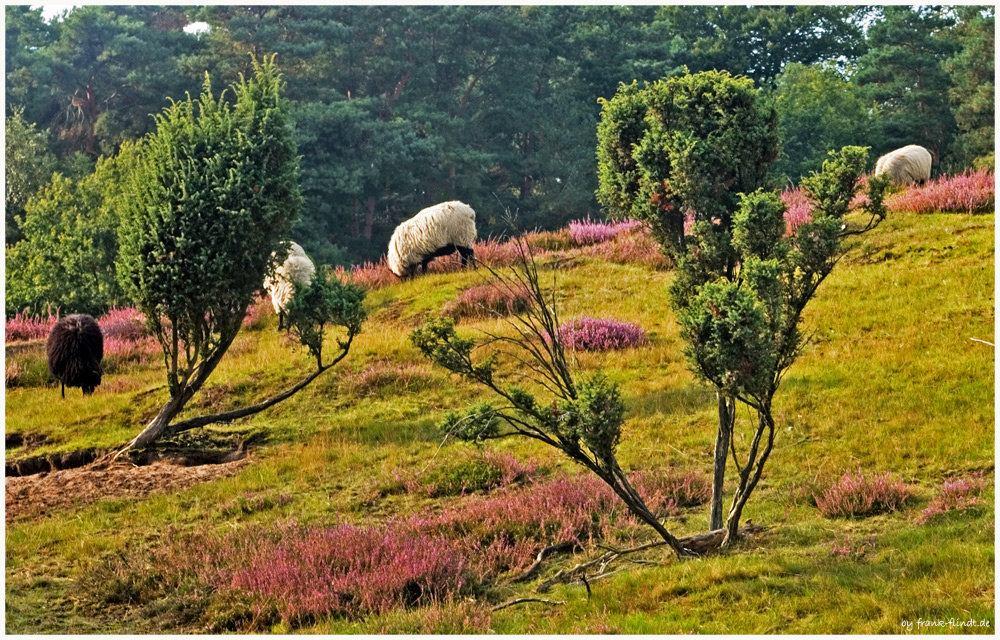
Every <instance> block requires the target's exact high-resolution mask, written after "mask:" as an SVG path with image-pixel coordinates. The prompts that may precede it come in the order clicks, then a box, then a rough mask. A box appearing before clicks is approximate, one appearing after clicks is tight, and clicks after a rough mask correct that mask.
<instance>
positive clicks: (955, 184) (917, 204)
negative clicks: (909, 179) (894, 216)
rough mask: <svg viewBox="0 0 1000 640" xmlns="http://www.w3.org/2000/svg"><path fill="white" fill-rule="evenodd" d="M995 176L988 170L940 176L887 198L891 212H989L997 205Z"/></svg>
mask: <svg viewBox="0 0 1000 640" xmlns="http://www.w3.org/2000/svg"><path fill="white" fill-rule="evenodd" d="M995 182H996V180H995V177H994V175H993V173H992V172H990V171H987V170H985V169H980V170H978V171H967V172H965V173H963V174H961V175H957V176H940V177H939V178H936V179H934V180H931V181H929V182H927V183H926V184H924V185H923V186H912V187H909V188H907V189H905V190H904V191H900V192H898V193H895V194H893V195H891V196H889V197H888V198H886V205H887V206H888V207H889V209H890V210H892V211H912V212H914V213H933V212H935V211H944V212H954V213H987V212H990V211H993V210H994V208H995V204H994V197H995V190H996V186H995Z"/></svg>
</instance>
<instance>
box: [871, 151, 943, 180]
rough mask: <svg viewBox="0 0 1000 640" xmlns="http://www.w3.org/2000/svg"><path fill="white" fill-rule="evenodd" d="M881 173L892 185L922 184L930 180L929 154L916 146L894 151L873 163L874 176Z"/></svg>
mask: <svg viewBox="0 0 1000 640" xmlns="http://www.w3.org/2000/svg"><path fill="white" fill-rule="evenodd" d="M883 173H888V174H889V180H890V181H891V182H892V184H912V183H914V182H917V183H921V184H922V183H924V182H926V181H928V180H930V179H931V152H930V151H928V150H927V149H924V148H923V147H921V146H920V145H917V144H911V145H907V146H905V147H903V148H901V149H896V150H895V151H892V152H890V153H887V154H885V155H884V156H882V157H881V158H879V159H878V162H877V163H875V175H880V174H883Z"/></svg>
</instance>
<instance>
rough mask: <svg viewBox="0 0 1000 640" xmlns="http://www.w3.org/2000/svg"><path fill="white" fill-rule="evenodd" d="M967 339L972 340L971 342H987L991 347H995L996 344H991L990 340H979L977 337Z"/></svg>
mask: <svg viewBox="0 0 1000 640" xmlns="http://www.w3.org/2000/svg"><path fill="white" fill-rule="evenodd" d="M969 340H972V341H973V342H982V343H983V344H988V345H990V346H991V347H994V348H996V345H995V344H993V343H992V342H986V341H985V340H980V339H979V338H969Z"/></svg>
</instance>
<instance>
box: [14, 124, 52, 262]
mask: <svg viewBox="0 0 1000 640" xmlns="http://www.w3.org/2000/svg"><path fill="white" fill-rule="evenodd" d="M4 136H5V138H4V139H5V142H4V144H5V145H6V146H5V148H4V161H5V164H4V179H5V181H6V182H5V187H4V209H5V224H6V237H5V238H4V242H5V243H6V244H7V245H12V244H14V243H15V242H17V241H18V240H20V239H21V238H23V237H24V235H23V233H22V232H21V230H20V228H19V227H18V223H17V220H18V219H19V218H22V217H23V216H24V208H25V206H26V205H27V204H28V199H29V198H31V197H32V196H33V195H35V193H37V192H38V190H39V189H40V188H41V187H42V185H44V184H45V183H46V182H48V181H49V179H50V178H51V176H52V172H53V171H54V170H55V167H56V159H55V156H53V155H52V152H50V151H49V148H48V139H47V136H46V135H45V132H44V131H39V130H37V129H35V125H34V124H29V123H27V122H26V121H25V120H24V111H23V109H18V110H15V111H14V115H11V116H7V118H6V119H5V120H4Z"/></svg>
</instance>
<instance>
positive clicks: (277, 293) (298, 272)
mask: <svg viewBox="0 0 1000 640" xmlns="http://www.w3.org/2000/svg"><path fill="white" fill-rule="evenodd" d="M315 273H316V265H314V264H313V261H312V260H310V259H309V256H307V255H306V252H305V250H303V249H302V247H301V246H299V245H298V244H297V243H295V242H293V243H291V245H290V246H289V248H288V257H287V258H285V262H284V263H282V264H280V265H278V267H277V268H276V269H275V270H274V276H273V277H271V278H266V279H265V280H264V289H265V290H267V292H268V293H269V294H271V304H273V305H274V311H275V313H277V314H278V330H279V331H280V330H281V329H284V328H285V327H284V324H285V312H286V311H287V310H288V303H289V301H291V299H292V295H293V294H294V293H295V283H298V284H302V285H306V284H309V283H310V282H312V279H313V275H315Z"/></svg>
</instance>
